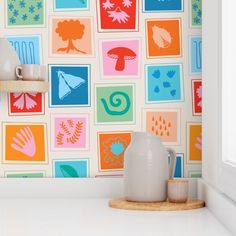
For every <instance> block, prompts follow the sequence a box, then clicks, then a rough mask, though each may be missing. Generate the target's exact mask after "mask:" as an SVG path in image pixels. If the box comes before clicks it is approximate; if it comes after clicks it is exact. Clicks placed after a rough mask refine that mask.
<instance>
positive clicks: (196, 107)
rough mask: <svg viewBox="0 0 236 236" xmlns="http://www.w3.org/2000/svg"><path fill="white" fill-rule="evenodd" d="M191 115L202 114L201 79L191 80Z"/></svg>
mask: <svg viewBox="0 0 236 236" xmlns="http://www.w3.org/2000/svg"><path fill="white" fill-rule="evenodd" d="M192 100H193V115H194V116H201V114H202V81H201V80H192Z"/></svg>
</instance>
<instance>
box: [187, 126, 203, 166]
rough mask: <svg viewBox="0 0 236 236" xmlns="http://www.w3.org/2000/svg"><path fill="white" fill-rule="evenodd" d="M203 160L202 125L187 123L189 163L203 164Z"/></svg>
mask: <svg viewBox="0 0 236 236" xmlns="http://www.w3.org/2000/svg"><path fill="white" fill-rule="evenodd" d="M201 162H202V125H201V123H187V163H189V164H201Z"/></svg>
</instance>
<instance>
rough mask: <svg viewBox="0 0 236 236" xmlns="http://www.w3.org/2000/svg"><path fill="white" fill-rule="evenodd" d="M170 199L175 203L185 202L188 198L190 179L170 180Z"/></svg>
mask: <svg viewBox="0 0 236 236" xmlns="http://www.w3.org/2000/svg"><path fill="white" fill-rule="evenodd" d="M168 200H169V202H174V203H185V202H187V200H188V180H187V179H171V180H168Z"/></svg>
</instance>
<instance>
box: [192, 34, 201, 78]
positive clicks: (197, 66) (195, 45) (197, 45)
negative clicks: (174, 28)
mask: <svg viewBox="0 0 236 236" xmlns="http://www.w3.org/2000/svg"><path fill="white" fill-rule="evenodd" d="M190 72H191V74H201V72H202V37H201V36H191V37H190Z"/></svg>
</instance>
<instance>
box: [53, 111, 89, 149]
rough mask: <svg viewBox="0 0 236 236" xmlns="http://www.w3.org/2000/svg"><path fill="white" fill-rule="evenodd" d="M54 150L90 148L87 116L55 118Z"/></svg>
mask: <svg viewBox="0 0 236 236" xmlns="http://www.w3.org/2000/svg"><path fill="white" fill-rule="evenodd" d="M52 123H53V124H54V129H53V136H52V142H53V149H54V150H60V149H61V150H62V149H67V150H68V149H69V150H70V149H72V150H78V149H86V148H87V146H88V132H89V128H88V118H87V116H83V115H80V116H79V115H78V116H70V115H68V116H65V115H64V116H57V117H54V118H53V121H52Z"/></svg>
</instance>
